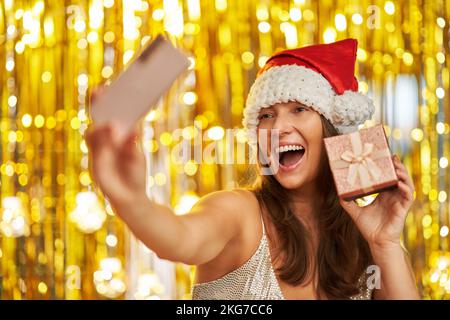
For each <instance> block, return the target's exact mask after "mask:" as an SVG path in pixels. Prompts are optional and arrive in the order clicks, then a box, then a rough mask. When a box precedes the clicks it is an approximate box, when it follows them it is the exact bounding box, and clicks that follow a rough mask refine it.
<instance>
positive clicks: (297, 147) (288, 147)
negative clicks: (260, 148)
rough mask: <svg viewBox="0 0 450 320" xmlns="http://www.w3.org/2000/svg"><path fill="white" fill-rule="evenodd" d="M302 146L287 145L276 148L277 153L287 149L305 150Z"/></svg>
mask: <svg viewBox="0 0 450 320" xmlns="http://www.w3.org/2000/svg"><path fill="white" fill-rule="evenodd" d="M304 149H305V148H303V147H302V146H299V145H287V146H282V147H278V148H276V152H277V153H281V152H286V151H297V150H304Z"/></svg>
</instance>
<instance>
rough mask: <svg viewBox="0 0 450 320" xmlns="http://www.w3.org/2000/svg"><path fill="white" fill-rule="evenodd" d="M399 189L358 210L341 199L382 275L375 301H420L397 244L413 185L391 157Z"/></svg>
mask: <svg viewBox="0 0 450 320" xmlns="http://www.w3.org/2000/svg"><path fill="white" fill-rule="evenodd" d="M393 162H394V167H395V171H396V173H397V177H398V179H399V183H398V188H396V189H394V190H389V191H385V192H382V193H380V194H379V195H378V197H377V198H376V199H375V201H373V202H372V203H371V204H370V205H368V206H365V207H359V206H358V205H356V204H355V203H354V202H347V201H343V200H341V205H342V207H343V208H344V209H345V211H346V212H348V214H349V215H350V216H351V217H352V219H353V221H354V222H355V224H356V226H357V227H358V229H359V231H360V232H361V234H362V235H363V236H364V238H365V239H366V241H367V243H368V244H369V247H370V249H371V253H372V257H373V259H374V262H375V264H376V265H377V266H378V267H379V268H380V272H381V289H380V290H379V292H377V291H378V290H377V291H375V292H376V294H375V298H383V299H419V298H420V297H419V293H418V290H417V287H416V283H415V280H414V276H413V272H412V268H411V267H410V265H409V259H408V258H407V257H406V256H405V252H404V250H403V249H402V247H401V244H400V237H401V234H402V232H403V228H404V225H405V220H406V216H407V215H408V211H409V209H410V207H411V205H412V203H413V200H414V198H413V194H414V185H413V183H412V180H411V178H410V176H409V174H408V171H407V170H406V168H405V166H404V165H403V164H402V163H401V162H400V160H399V159H398V157H397V156H395V157H393Z"/></svg>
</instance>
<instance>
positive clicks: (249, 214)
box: [191, 188, 259, 235]
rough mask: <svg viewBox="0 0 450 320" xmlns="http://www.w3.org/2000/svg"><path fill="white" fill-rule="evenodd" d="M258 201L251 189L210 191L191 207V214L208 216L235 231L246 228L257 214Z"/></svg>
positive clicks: (210, 219)
mask: <svg viewBox="0 0 450 320" xmlns="http://www.w3.org/2000/svg"><path fill="white" fill-rule="evenodd" d="M258 213H259V205H258V201H257V199H256V197H255V195H254V194H253V192H252V191H250V190H247V189H242V188H236V189H232V190H221V191H215V192H211V193H209V194H207V195H205V196H203V197H202V198H201V199H200V200H199V201H198V202H197V203H196V204H195V206H194V207H193V208H192V210H191V214H192V215H193V216H195V215H198V214H200V215H203V216H205V218H206V216H207V217H209V219H208V220H209V221H214V222H215V223H221V224H222V226H223V227H224V228H227V226H228V227H230V228H232V229H233V230H235V232H236V231H238V230H239V231H242V230H246V229H248V228H247V227H246V226H248V224H249V223H254V222H255V218H256V217H257V216H258V215H259V214H258ZM239 231H238V232H237V233H235V235H237V234H239V233H240V232H239Z"/></svg>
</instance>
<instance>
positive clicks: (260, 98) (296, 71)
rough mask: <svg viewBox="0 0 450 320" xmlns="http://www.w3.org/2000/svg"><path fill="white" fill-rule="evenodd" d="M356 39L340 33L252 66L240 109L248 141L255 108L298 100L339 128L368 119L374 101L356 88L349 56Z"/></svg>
mask: <svg viewBox="0 0 450 320" xmlns="http://www.w3.org/2000/svg"><path fill="white" fill-rule="evenodd" d="M357 47H358V42H357V40H355V39H346V40H342V41H338V42H334V43H330V44H319V45H313V46H308V47H303V48H297V49H293V50H285V51H281V52H279V53H276V54H275V55H273V56H272V57H271V58H270V59H269V60H267V62H266V64H265V65H264V67H263V68H262V69H261V70H260V71H259V72H258V75H257V78H256V80H255V82H254V84H253V86H252V87H251V88H250V92H249V94H248V97H247V103H246V107H245V109H244V119H243V125H244V127H245V128H246V129H247V132H248V142H249V143H250V144H251V145H255V144H256V142H257V135H256V129H257V126H258V115H259V112H260V110H261V108H267V107H270V106H271V105H274V104H276V103H282V102H289V101H298V102H300V103H303V104H305V105H307V106H309V107H311V108H313V109H314V110H316V111H317V112H319V113H320V114H322V115H323V116H324V117H325V118H326V119H328V120H329V121H330V122H331V123H332V124H333V125H334V126H335V128H336V129H337V130H338V132H339V133H340V134H344V133H350V132H353V131H356V130H358V125H360V124H363V123H364V121H366V120H368V119H370V118H371V117H372V114H373V112H374V109H375V108H374V105H373V102H372V100H371V99H370V98H368V97H367V96H365V95H364V94H362V93H359V92H358V81H357V79H356V78H355V75H354V72H355V61H356V50H357Z"/></svg>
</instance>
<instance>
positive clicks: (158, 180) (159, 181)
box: [154, 172, 167, 186]
mask: <svg viewBox="0 0 450 320" xmlns="http://www.w3.org/2000/svg"><path fill="white" fill-rule="evenodd" d="M154 179H155V184H156V185H157V186H162V185H164V184H166V181H167V178H166V175H165V174H164V173H162V172H158V173H157V174H155V177H154Z"/></svg>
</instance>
